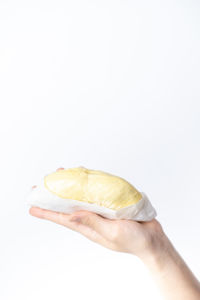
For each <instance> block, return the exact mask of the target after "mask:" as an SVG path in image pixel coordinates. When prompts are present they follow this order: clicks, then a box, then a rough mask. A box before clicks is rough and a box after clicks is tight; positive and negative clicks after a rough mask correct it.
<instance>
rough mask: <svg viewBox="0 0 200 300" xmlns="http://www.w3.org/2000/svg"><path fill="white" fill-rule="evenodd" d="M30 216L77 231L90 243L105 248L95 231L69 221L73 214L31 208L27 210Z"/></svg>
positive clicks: (101, 238) (104, 242) (102, 240)
mask: <svg viewBox="0 0 200 300" xmlns="http://www.w3.org/2000/svg"><path fill="white" fill-rule="evenodd" d="M29 212H30V214H31V215H32V216H34V217H37V218H41V219H46V220H49V221H52V222H54V223H57V224H60V225H63V226H66V227H68V228H70V229H72V230H74V231H77V232H79V233H81V234H83V235H84V236H85V237H87V238H88V239H90V240H91V241H93V242H95V243H100V244H101V245H103V246H105V247H106V243H107V242H106V240H105V239H104V238H103V237H102V236H101V235H100V234H98V233H97V232H96V231H95V230H93V229H92V228H90V227H88V226H86V225H83V224H81V223H80V222H78V221H75V220H70V219H72V217H73V214H71V215H70V214H63V213H58V212H53V211H50V210H46V209H41V208H39V207H31V208H30V210H29Z"/></svg>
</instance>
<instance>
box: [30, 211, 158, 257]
mask: <svg viewBox="0 0 200 300" xmlns="http://www.w3.org/2000/svg"><path fill="white" fill-rule="evenodd" d="M30 214H31V215H32V216H35V217H38V218H42V219H46V220H49V221H52V222H55V223H57V224H60V225H63V226H65V227H68V228H70V229H72V230H75V231H77V232H79V233H81V234H83V235H84V236H86V237H87V238H88V239H90V240H92V241H94V242H96V243H99V244H100V245H102V246H104V247H106V248H109V249H111V250H115V251H120V252H127V253H131V254H135V255H137V256H138V257H141V258H142V257H143V256H144V255H145V254H146V252H147V251H149V250H150V249H151V248H153V247H154V245H155V244H156V242H155V239H158V238H159V236H160V235H161V234H162V229H161V225H160V224H159V223H158V221H156V220H155V219H154V220H153V221H151V222H143V223H139V222H135V221H132V220H110V219H106V218H103V217H102V216H100V215H97V214H95V213H92V212H89V211H77V212H74V213H72V214H64V213H58V212H53V211H50V210H45V209H41V208H37V207H32V208H31V209H30Z"/></svg>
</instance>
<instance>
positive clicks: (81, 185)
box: [44, 167, 142, 210]
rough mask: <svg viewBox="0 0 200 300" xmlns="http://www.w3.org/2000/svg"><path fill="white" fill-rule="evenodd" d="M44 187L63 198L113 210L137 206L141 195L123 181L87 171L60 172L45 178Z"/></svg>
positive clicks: (105, 174) (79, 169) (69, 170)
mask: <svg viewBox="0 0 200 300" xmlns="http://www.w3.org/2000/svg"><path fill="white" fill-rule="evenodd" d="M44 185H45V187H46V188H47V189H48V190H49V191H50V192H51V193H53V194H55V195H57V196H59V197H61V198H64V199H73V200H78V201H83V202H87V203H95V204H97V205H100V206H104V207H107V208H110V209H114V210H117V209H120V208H124V207H126V206H130V205H133V204H136V203H137V202H138V201H139V200H140V199H141V198H142V195H141V193H140V192H139V191H137V190H136V188H135V187H133V186H132V185H131V184H130V183H129V182H127V181H126V180H124V179H123V178H121V177H118V176H114V175H111V174H109V173H105V172H102V171H96V170H89V169H86V168H84V167H78V168H71V169H64V170H58V171H56V172H54V173H51V174H49V175H47V176H45V177H44Z"/></svg>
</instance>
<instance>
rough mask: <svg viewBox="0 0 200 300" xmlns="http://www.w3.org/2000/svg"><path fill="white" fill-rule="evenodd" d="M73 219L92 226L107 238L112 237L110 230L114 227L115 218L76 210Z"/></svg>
mask: <svg viewBox="0 0 200 300" xmlns="http://www.w3.org/2000/svg"><path fill="white" fill-rule="evenodd" d="M71 220H72V221H76V222H79V223H80V224H82V225H85V226H87V227H90V228H91V229H93V230H95V231H96V232H97V233H99V234H100V235H101V236H103V237H105V238H109V237H110V231H111V230H112V229H113V228H114V223H113V220H109V219H106V218H103V217H101V216H100V215H97V214H95V213H93V212H90V211H84V210H83V211H78V212H74V213H73V216H72V218H71Z"/></svg>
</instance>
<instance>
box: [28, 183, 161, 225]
mask: <svg viewBox="0 0 200 300" xmlns="http://www.w3.org/2000/svg"><path fill="white" fill-rule="evenodd" d="M141 194H142V198H141V199H140V200H139V201H138V202H137V203H136V204H133V205H130V206H127V207H124V208H120V209H118V210H113V209H110V208H107V207H104V206H100V205H97V204H95V203H94V204H93V203H86V202H83V201H78V200H73V199H63V198H60V197H58V196H57V195H55V194H53V193H51V192H50V191H49V190H48V189H46V187H45V185H44V180H41V182H40V183H39V185H37V187H36V188H34V189H32V190H31V191H30V192H29V194H28V196H27V202H28V205H29V206H36V207H40V208H44V209H48V210H52V211H56V212H63V213H67V214H70V213H72V212H74V211H78V210H88V211H91V212H94V213H97V214H99V215H101V216H103V217H105V218H108V219H131V220H135V221H150V220H152V219H154V218H155V217H156V215H157V213H156V211H155V209H154V208H153V206H152V205H151V203H150V201H149V199H148V197H147V196H146V194H145V193H143V192H141Z"/></svg>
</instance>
